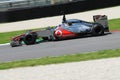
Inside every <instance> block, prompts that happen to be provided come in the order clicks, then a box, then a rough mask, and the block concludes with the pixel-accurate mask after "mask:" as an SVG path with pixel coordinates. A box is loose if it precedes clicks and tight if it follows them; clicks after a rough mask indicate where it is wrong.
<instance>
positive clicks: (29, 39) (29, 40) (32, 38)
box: [24, 33, 37, 45]
mask: <svg viewBox="0 0 120 80" xmlns="http://www.w3.org/2000/svg"><path fill="white" fill-rule="evenodd" d="M36 38H37V35H36V33H29V34H26V35H25V37H24V43H25V44H26V45H32V44H35V43H36Z"/></svg>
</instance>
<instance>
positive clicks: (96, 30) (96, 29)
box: [92, 24, 104, 36]
mask: <svg viewBox="0 0 120 80" xmlns="http://www.w3.org/2000/svg"><path fill="white" fill-rule="evenodd" d="M103 34H104V28H103V26H102V25H100V24H95V25H94V26H93V27H92V35H93V36H100V35H103Z"/></svg>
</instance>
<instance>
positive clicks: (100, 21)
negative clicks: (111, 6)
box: [93, 15, 109, 32]
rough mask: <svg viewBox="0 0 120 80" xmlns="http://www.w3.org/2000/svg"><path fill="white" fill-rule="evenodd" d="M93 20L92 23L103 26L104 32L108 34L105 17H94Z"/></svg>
mask: <svg viewBox="0 0 120 80" xmlns="http://www.w3.org/2000/svg"><path fill="white" fill-rule="evenodd" d="M93 20H94V22H96V23H100V24H101V25H103V27H104V31H105V32H109V26H108V18H107V16H106V15H94V16H93Z"/></svg>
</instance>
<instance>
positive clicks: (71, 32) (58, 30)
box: [10, 15, 109, 47]
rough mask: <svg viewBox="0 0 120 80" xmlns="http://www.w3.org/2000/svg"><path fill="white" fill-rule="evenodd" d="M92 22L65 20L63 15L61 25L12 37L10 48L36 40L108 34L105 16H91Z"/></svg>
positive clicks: (29, 43) (33, 42) (32, 42)
mask: <svg viewBox="0 0 120 80" xmlns="http://www.w3.org/2000/svg"><path fill="white" fill-rule="evenodd" d="M93 20H94V22H86V21H83V20H78V19H69V20H66V17H65V15H63V21H62V24H60V25H58V26H56V27H52V28H51V27H48V28H46V29H42V30H37V31H27V32H26V33H25V34H21V35H19V36H16V37H13V38H12V39H11V42H10V45H11V47H16V46H21V45H22V44H23V43H24V44H26V45H31V44H35V43H36V40H37V39H38V38H42V40H48V41H54V40H61V39H68V38H75V37H80V36H82V35H86V34H91V35H92V36H100V35H103V34H104V32H109V28H108V21H107V16H106V15H95V16H93Z"/></svg>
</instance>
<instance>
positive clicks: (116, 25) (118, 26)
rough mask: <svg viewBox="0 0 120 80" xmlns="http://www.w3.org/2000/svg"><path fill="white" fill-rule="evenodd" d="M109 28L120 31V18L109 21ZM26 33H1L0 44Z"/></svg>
mask: <svg viewBox="0 0 120 80" xmlns="http://www.w3.org/2000/svg"><path fill="white" fill-rule="evenodd" d="M108 23H109V26H110V27H109V28H110V30H120V18H118V19H112V20H109V22H108ZM24 32H25V30H24V31H14V32H6V33H0V44H3V43H8V42H9V41H10V38H11V37H13V36H16V35H19V34H22V33H24Z"/></svg>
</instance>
